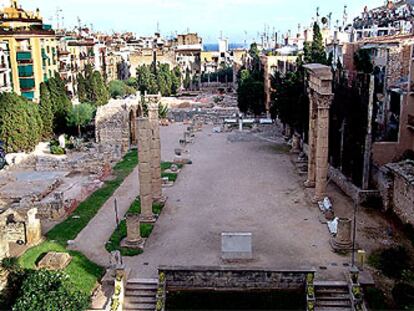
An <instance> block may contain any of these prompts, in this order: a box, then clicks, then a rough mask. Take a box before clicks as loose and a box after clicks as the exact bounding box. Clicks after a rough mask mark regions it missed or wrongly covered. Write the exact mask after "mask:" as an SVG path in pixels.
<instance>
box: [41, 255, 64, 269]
mask: <svg viewBox="0 0 414 311" xmlns="http://www.w3.org/2000/svg"><path fill="white" fill-rule="evenodd" d="M71 260H72V256H70V255H69V254H68V253H57V252H49V253H47V254H46V255H45V257H43V258H42V260H40V261H39V263H38V264H37V268H39V269H47V270H62V269H65V268H66V267H67V266H68V265H69V264H70V262H71Z"/></svg>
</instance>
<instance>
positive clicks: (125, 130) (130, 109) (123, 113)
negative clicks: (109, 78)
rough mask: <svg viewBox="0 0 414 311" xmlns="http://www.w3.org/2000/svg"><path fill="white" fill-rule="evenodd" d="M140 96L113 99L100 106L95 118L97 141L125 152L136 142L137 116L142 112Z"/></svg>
mask: <svg viewBox="0 0 414 311" xmlns="http://www.w3.org/2000/svg"><path fill="white" fill-rule="evenodd" d="M140 111H142V109H141V102H140V97H139V96H138V97H137V98H133V99H119V100H118V99H112V100H110V101H109V103H108V104H107V105H104V106H101V107H98V110H97V112H96V118H95V135H96V142H97V143H99V144H104V145H110V146H113V147H114V148H119V149H120V150H121V153H122V154H125V153H126V152H127V151H128V150H129V148H130V146H131V145H134V144H136V139H137V137H136V118H137V117H138V115H139V114H140Z"/></svg>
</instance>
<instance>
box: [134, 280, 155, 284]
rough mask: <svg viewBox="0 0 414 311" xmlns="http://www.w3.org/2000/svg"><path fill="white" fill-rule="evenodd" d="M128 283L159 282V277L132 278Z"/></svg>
mask: <svg viewBox="0 0 414 311" xmlns="http://www.w3.org/2000/svg"><path fill="white" fill-rule="evenodd" d="M127 283H128V284H129V283H131V284H136V283H138V284H158V280H157V279H130V280H128V282H127Z"/></svg>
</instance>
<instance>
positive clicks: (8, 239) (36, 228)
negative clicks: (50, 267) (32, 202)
mask: <svg viewBox="0 0 414 311" xmlns="http://www.w3.org/2000/svg"><path fill="white" fill-rule="evenodd" d="M0 241H1V243H0V260H1V259H2V258H4V257H6V256H8V255H9V254H10V251H11V250H13V245H16V244H25V245H27V246H34V245H37V244H38V243H40V242H41V241H42V227H41V223H40V220H39V219H38V218H37V209H36V208H29V209H12V208H9V209H7V210H6V211H4V212H2V213H1V214H0ZM9 250H10V251H9ZM1 256H4V257H1Z"/></svg>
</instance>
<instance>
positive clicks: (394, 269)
mask: <svg viewBox="0 0 414 311" xmlns="http://www.w3.org/2000/svg"><path fill="white" fill-rule="evenodd" d="M409 259H410V258H409V255H408V253H407V250H406V249H405V248H404V247H403V246H398V247H393V248H389V249H385V250H382V251H377V252H374V253H373V254H371V255H370V257H369V259H368V260H369V264H370V265H371V266H373V267H374V268H376V269H379V270H381V271H382V272H383V273H384V274H385V275H386V276H388V277H391V278H400V277H401V273H402V272H403V271H404V270H408V268H409Z"/></svg>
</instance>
